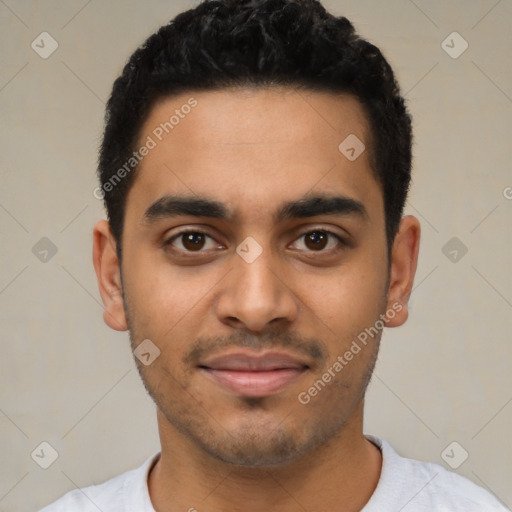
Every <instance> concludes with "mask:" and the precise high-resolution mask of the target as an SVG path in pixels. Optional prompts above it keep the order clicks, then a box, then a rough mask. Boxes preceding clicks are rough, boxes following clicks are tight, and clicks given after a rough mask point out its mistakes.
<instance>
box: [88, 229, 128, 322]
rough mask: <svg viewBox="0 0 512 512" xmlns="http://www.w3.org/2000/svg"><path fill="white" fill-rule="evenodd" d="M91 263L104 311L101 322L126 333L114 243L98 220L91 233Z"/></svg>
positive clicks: (108, 232)
mask: <svg viewBox="0 0 512 512" xmlns="http://www.w3.org/2000/svg"><path fill="white" fill-rule="evenodd" d="M93 263H94V270H95V271H96V278H97V280H98V288H99V290H100V294H101V298H102V300H103V304H104V306H105V309H104V310H103V320H104V321H105V323H106V324H107V325H108V326H109V327H111V328H112V329H114V330H116V331H126V330H127V329H128V324H127V322H126V314H125V310H124V304H123V288H122V284H121V269H120V265H119V260H118V258H117V253H116V241H115V239H114V236H113V235H112V232H111V230H110V224H109V223H108V221H106V220H100V221H99V222H97V223H96V225H95V226H94V231H93Z"/></svg>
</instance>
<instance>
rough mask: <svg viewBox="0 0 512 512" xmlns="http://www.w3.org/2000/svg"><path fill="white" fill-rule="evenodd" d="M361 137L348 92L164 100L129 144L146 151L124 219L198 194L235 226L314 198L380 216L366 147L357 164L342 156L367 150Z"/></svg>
mask: <svg viewBox="0 0 512 512" xmlns="http://www.w3.org/2000/svg"><path fill="white" fill-rule="evenodd" d="M369 135H370V130H369V125H368V121H367V118H366V116H365V114H364V109H363V107H362V105H361V104H360V103H359V101H358V100H357V99H356V98H355V97H353V96H350V95H334V94H330V93H323V92H311V91H304V90H300V91H299V90H295V89H291V88H277V87H272V88H263V89H262V88H252V89H249V88H239V89H222V90H219V91H207V92H205V91H200V92H198V91H191V92H188V93H182V94H180V95H176V96H171V97H168V98H164V99H162V100H160V101H159V102H158V103H156V104H155V105H154V106H153V108H152V110H151V112H150V114H149V115H148V117H147V119H146V120H145V122H144V124H143V127H142V129H141V132H140V136H139V141H138V145H137V147H142V146H144V145H147V146H148V147H150V146H151V149H150V150H149V151H147V152H146V155H145V156H144V157H143V158H142V159H141V160H140V163H139V165H138V167H137V175H136V179H135V181H134V184H133V186H132V188H131V189H130V193H129V196H128V200H127V211H126V214H127V217H128V215H131V214H133V215H136V216H137V218H139V219H141V217H142V216H143V214H144V212H145V210H146V209H147V208H148V207H149V206H150V205H151V204H152V203H154V202H155V201H156V200H158V199H159V198H160V197H162V196H164V195H180V196H183V195H188V196H193V195H197V196H200V197H209V198H211V199H212V200H215V201H219V202H223V203H224V204H226V205H227V206H228V207H229V209H230V211H233V212H235V213H236V214H237V219H238V220H243V219H244V217H247V218H249V217H250V216H252V217H254V218H256V217H259V218H260V220H262V218H263V216H264V215H265V212H267V211H272V212H274V211H275V209H276V206H277V205H278V204H280V203H283V202H285V201H290V200H296V199H298V198H300V197H303V196H304V195H307V194H309V195H310V194H311V193H312V192H318V193H329V194H333V193H339V194H342V195H344V196H346V197H352V198H353V199H355V200H357V201H359V202H361V203H363V204H364V205H365V206H366V207H367V210H368V212H369V213H370V216H371V214H372V212H371V210H372V209H374V210H375V211H374V212H373V214H374V215H378V214H379V212H382V197H381V190H380V186H379V184H378V183H377V182H376V181H375V179H374V177H373V173H372V172H371V168H370V163H369V154H368V151H367V149H364V150H363V151H362V152H361V154H360V155H359V156H358V157H357V158H356V159H353V158H352V159H350V158H347V155H348V156H351V155H353V153H354V152H353V151H352V153H350V152H349V153H347V152H346V149H347V147H348V149H349V150H350V149H351V147H354V148H355V150H356V151H357V152H359V151H361V148H364V147H365V146H366V148H369V147H370V139H369ZM344 141H348V143H345V142H344ZM340 144H341V150H340ZM363 145H364V146H363ZM270 206H272V207H271V208H270V209H269V207H270ZM130 212H131V213H130ZM127 220H128V218H127Z"/></svg>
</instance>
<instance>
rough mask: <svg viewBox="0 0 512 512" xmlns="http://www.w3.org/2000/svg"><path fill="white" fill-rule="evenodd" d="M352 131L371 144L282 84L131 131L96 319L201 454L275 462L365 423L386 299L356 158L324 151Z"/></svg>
mask: <svg viewBox="0 0 512 512" xmlns="http://www.w3.org/2000/svg"><path fill="white" fill-rule="evenodd" d="M185 105H189V107H184V106H185ZM171 116H174V119H172V118H171ZM170 119H171V121H170V123H171V124H169V120H170ZM166 122H168V124H167V125H165V123H166ZM171 126H172V128H171ZM350 134H353V135H355V136H357V138H358V139H360V141H362V142H363V143H364V144H365V145H366V147H367V148H368V147H369V144H370V140H369V131H368V126H367V122H366V118H365V115H364V113H363V110H362V107H361V105H360V104H359V102H358V101H357V100H356V99H355V98H353V97H351V96H348V95H344V96H334V95H332V94H328V93H319V92H307V93H306V92H304V91H301V92H298V91H295V90H293V89H288V88H269V89H243V90H222V91H215V92H193V93H189V94H183V95H180V96H174V97H171V98H167V99H165V100H162V101H161V102H159V103H158V104H156V105H155V106H154V108H153V109H152V111H151V113H150V115H149V116H148V118H147V120H146V122H145V124H144V126H143V128H142V131H141V134H140V140H139V142H140V144H139V146H143V145H146V146H147V147H150V149H149V150H148V151H147V154H146V155H145V156H144V157H143V158H142V159H141V161H140V163H139V167H138V170H137V176H136V179H135V181H134V183H133V186H132V188H131V189H130V192H129V195H128V196H127V201H126V211H125V224H124V229H123V245H122V251H123V261H122V284H123V293H122V299H123V300H121V298H120V294H118V295H117V296H116V295H115V294H112V295H111V296H109V297H108V298H106V299H105V297H106V295H108V292H106V291H105V290H103V291H102V295H103V296H104V300H105V303H106V310H105V320H106V321H107V323H109V325H110V326H111V327H113V328H115V329H119V330H122V329H125V328H129V331H130V339H131V342H132V348H133V349H136V347H138V346H139V345H140V347H141V349H139V350H141V351H142V353H143V354H145V356H143V357H145V358H146V361H145V363H146V364H143V363H142V362H141V361H140V360H139V359H138V358H137V359H136V362H137V365H138V368H139V372H140V375H141V377H142V379H143V382H144V385H145V387H146V389H147V390H148V392H149V394H150V395H151V396H152V398H153V399H154V401H155V403H156V405H157V406H158V409H159V413H160V414H159V416H160V418H161V419H162V421H165V422H166V428H167V429H168V430H169V431H170V432H174V433H175V435H178V436H184V439H185V440H186V441H187V442H190V443H191V444H192V445H193V446H195V447H196V448H197V450H200V451H201V452H202V453H206V454H208V455H210V456H213V457H215V458H216V459H219V460H222V461H225V462H229V463H233V464H239V465H246V466H271V465H277V464H281V463H283V462H286V461H288V460H290V459H293V458H296V457H299V456H300V455H301V454H305V453H307V452H308V451H310V450H312V449H314V448H316V447H319V446H321V445H323V444H324V443H326V442H328V441H329V440H330V439H332V438H333V437H335V436H336V435H337V434H338V433H340V432H342V431H343V429H349V428H350V426H351V425H352V424H354V422H360V421H361V415H362V403H363V396H364V391H365V389H366V386H367V383H368V380H369V378H370V375H371V372H372V369H373V365H374V363H375V358H376V356H377V351H378V344H379V339H380V334H381V332H382V331H381V325H382V324H383V320H384V321H387V319H384V316H386V314H387V312H388V311H390V308H392V305H393V303H396V296H395V297H392V296H391V295H392V294H390V293H389V291H390V287H389V281H388V278H389V277H390V274H389V272H388V262H387V259H386V251H387V247H386V238H385V218H384V204H383V198H382V192H381V187H380V185H379V184H378V182H377V181H376V180H375V179H374V178H373V176H372V173H371V171H370V164H369V160H368V152H367V151H363V152H362V153H361V154H360V156H359V157H358V158H356V159H355V160H354V159H353V158H352V159H349V158H347V157H346V156H345V154H343V153H342V152H341V151H340V149H339V148H338V146H339V145H340V143H341V142H342V141H344V139H345V138H346V137H347V136H349V135H350ZM139 146H138V147H139ZM349 154H350V153H349ZM105 222H106V221H105ZM111 242H112V240H111ZM97 245H100V243H99V242H98V244H97ZM108 246H109V244H108V243H106V244H103V258H104V261H105V258H106V256H105V254H106V252H105V251H108V250H109V249H108ZM95 250H97V253H98V254H99V253H100V252H101V251H100V249H98V248H97V249H95ZM109 254H110V262H111V264H110V265H104V267H103V268H110V269H112V275H114V274H115V272H116V268H117V271H119V267H118V266H117V267H116V265H117V264H118V262H117V261H116V259H115V256H114V251H113V249H112V247H111V249H110V253H109ZM97 259H98V260H99V259H100V257H99V256H98V258H97ZM98 269H99V266H97V272H99V273H101V271H98ZM108 272H109V271H108V270H104V273H105V274H108ZM112 282H115V283H116V284H117V285H120V280H119V279H116V278H115V277H114V278H113V279H112ZM100 286H101V285H100ZM395 295H396V294H395ZM393 309H394V313H395V314H394V315H393V317H395V320H394V321H395V322H399V320H397V319H398V318H399V317H400V314H399V313H398V311H397V308H395V307H393ZM383 315H384V316H383ZM402 315H403V313H402ZM388 323H389V322H388ZM376 326H377V328H376ZM372 328H373V330H371V329H372ZM365 330H366V331H365ZM376 331H377V333H376ZM365 332H366V340H365V342H364V343H363V341H362V340H363V339H364V338H365V336H364V334H362V333H365ZM368 332H371V333H372V335H368ZM144 340H146V341H144ZM147 340H150V341H147ZM354 343H355V344H356V345H354ZM356 346H357V347H359V350H357V349H356ZM158 351H159V355H158ZM349 352H350V353H351V354H352V356H350V354H349ZM148 354H149V355H148ZM155 355H157V357H156V358H154V357H155ZM153 358H154V359H153ZM148 363H149V364H148Z"/></svg>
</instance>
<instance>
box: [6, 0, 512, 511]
mask: <svg viewBox="0 0 512 512" xmlns="http://www.w3.org/2000/svg"><path fill="white" fill-rule="evenodd" d="M194 4H195V2H190V1H185V0H183V1H172V2H170V1H155V0H153V1H148V2H136V1H121V0H116V1H109V2H102V1H99V0H92V1H89V2H87V1H86V0H79V1H66V2H65V1H63V0H61V1H57V0H47V1H45V2H39V1H28V0H27V1H21V0H18V1H15V0H5V1H4V0H2V1H0V38H1V44H2V51H1V53H0V55H1V59H2V64H1V68H0V69H1V76H0V108H1V112H2V123H1V133H0V140H1V144H2V149H1V161H2V165H1V173H2V174H1V177H2V180H1V188H0V233H1V248H0V251H1V266H0V315H1V321H2V357H1V358H0V375H1V389H0V409H1V411H0V434H1V436H0V460H1V461H2V464H1V467H0V511H13V510H17V511H20V512H29V511H34V510H37V509H38V508H39V507H42V506H43V505H45V504H47V503H49V502H50V501H53V500H54V499H56V498H58V497H59V496H61V495H62V494H63V493H64V492H66V491H68V490H70V489H73V488H75V487H76V486H78V487H81V486H85V485H90V484H93V483H100V482H102V481H104V480H105V479H107V478H110V477H112V476H114V475H116V474H119V473H121V472H123V471H125V470H127V469H129V468H132V467H135V466H137V465H139V464H140V463H141V462H142V461H143V460H144V459H145V458H146V457H148V456H149V455H150V454H152V453H153V452H156V451H157V450H158V448H159V441H158V435H157V430H156V420H155V410H154V406H153V403H152V402H151V400H150V399H149V398H148V397H147V396H146V394H145V391H144V388H143V386H142V384H141V383H140V381H139V377H138V374H137V371H136V368H135V364H134V362H133V360H132V355H131V353H130V350H129V343H128V335H127V333H117V332H114V331H112V330H110V329H109V328H107V327H106V325H104V323H103V321H102V306H101V300H100V296H99V294H98V291H97V287H96V279H95V275H94V271H93V266H92V262H91V243H92V237H91V233H92V227H93V224H94V222H95V221H96V220H97V219H99V218H101V217H102V216H103V207H102V204H101V202H100V201H98V200H96V199H95V198H94V197H93V193H92V192H93V189H94V188H95V187H96V186H97V184H96V181H95V167H96V158H97V147H98V144H99V141H100V136H101V130H102V123H103V111H104V102H105V101H106V99H107V97H108V94H109V92H110V88H111V85H112V82H113V80H114V79H115V77H116V76H117V75H118V73H119V72H120V70H121V67H122V66H123V64H124V62H125V60H126V59H127V58H128V56H129V55H130V53H131V52H132V51H133V50H134V49H135V48H136V46H137V45H138V44H140V43H141V42H142V41H143V40H144V39H145V38H146V37H147V36H148V35H149V34H150V33H152V32H153V31H154V30H155V29H157V28H158V27H159V26H160V25H162V24H164V23H165V22H167V21H168V20H169V19H170V18H171V17H173V16H174V15H175V14H176V13H177V12H179V11H181V10H183V9H184V8H187V7H190V6H193V5H194ZM325 5H326V7H328V8H330V9H331V10H332V11H334V12H335V13H337V14H340V15H341V14H343V15H345V16H347V17H348V18H349V19H350V20H352V21H353V23H354V24H355V26H356V29H357V30H358V31H359V32H360V33H361V34H362V35H363V36H365V37H367V38H368V39H370V40H371V41H372V42H374V43H375V44H377V45H378V46H379V47H380V48H381V49H382V50H383V52H384V53H385V55H386V56H387V57H388V59H389V61H390V63H391V64H392V66H393V67H394V69H395V70H396V73H397V75H398V79H399V81H400V83H401V86H402V89H403V91H404V92H405V94H406V97H407V99H408V101H409V107H410V110H411V112H412V114H413V116H414V128H415V137H416V139H415V145H414V155H415V161H414V175H413V187H412V193H411V195H410V198H409V202H408V205H407V210H406V213H411V214H414V215H417V216H418V218H419V219H420V221H421V223H422V228H423V233H422V243H421V251H420V260H419V267H418V271H417V278H416V282H415V289H414V292H413V295H412V299H411V315H410V319H409V321H408V323H407V324H406V325H404V326H403V327H400V328H397V329H388V330H386V332H385V334H384V337H383V345H382V351H381V357H380V362H379V364H378V366H377V369H376V375H375V378H374V380H373V382H372V384H371V387H370V391H369V395H368V402H367V416H366V425H365V431H366V432H368V433H373V434H376V435H379V436H381V437H384V438H386V439H387V440H389V441H390V442H391V443H392V445H394V447H395V448H396V449H397V450H398V451H399V453H401V454H403V455H407V456H409V457H412V458H418V459H423V460H431V461H435V462H437V463H439V464H441V465H444V466H446V467H449V466H448V465H447V464H446V462H444V461H443V459H442V457H441V453H442V452H443V450H444V449H445V448H446V447H447V446H448V445H449V444H450V443H451V442H452V441H457V442H458V443H459V444H460V445H461V446H462V447H463V449H465V450H466V451H467V452H468V453H469V457H468V459H467V460H466V461H465V462H464V463H463V464H462V465H461V466H460V467H459V468H458V469H457V472H458V473H460V474H462V475H465V476H467V477H469V478H470V479H471V480H473V481H475V482H477V483H479V484H480V485H484V486H486V487H488V488H489V489H491V490H492V491H493V492H494V493H495V494H496V495H497V496H498V497H499V498H500V499H501V500H502V501H503V502H504V503H505V504H506V505H507V506H509V507H510V506H512V487H511V485H510V481H511V478H512V469H511V467H510V460H511V459H512V443H511V442H510V438H509V434H510V429H511V424H512V403H511V402H512V376H511V371H510V366H511V362H512V350H511V333H512V314H511V313H512V270H511V268H510V262H511V248H512V222H511V221H512V199H507V197H506V196H508V197H509V198H512V188H507V187H512V172H511V163H510V162H511V160H512V158H511V157H512V151H511V143H510V140H511V134H512V130H511V128H512V99H511V98H512V69H511V61H510V53H511V50H512V32H511V30H510V27H511V26H512V3H511V2H510V1H509V0H502V1H496V0H472V1H469V0H466V1H462V0H460V1H456V0H450V1H444V0H435V1H432V0H428V1H427V0H416V1H415V3H413V2H412V1H408V0H393V1H386V2H377V1H368V0H366V1H361V0H357V1H355V0H354V1H339V0H330V1H327V0H326V1H325ZM43 31H47V32H49V33H50V34H51V35H52V37H53V38H55V40H56V41H57V42H58V45H59V46H58V49H57V50H56V51H55V53H53V54H52V55H51V56H50V57H49V58H47V59H42V58H41V57H40V56H39V55H38V54H37V53H36V52H35V51H34V50H33V49H32V48H31V43H32V41H33V40H34V39H35V38H36V37H37V36H38V35H39V34H40V33H41V32H43ZM453 31H457V32H459V33H460V34H461V36H462V37H463V38H464V39H465V40H466V41H467V42H468V44H469V47H468V49H467V50H466V51H465V52H464V53H463V54H462V55H460V56H459V57H458V58H457V59H454V58H452V57H450V56H449V55H448V54H447V53H446V52H445V51H444V50H443V48H442V47H441V43H442V41H443V40H444V39H445V38H446V37H447V36H448V35H449V34H451V33H452V32H453ZM459 43H460V41H459V42H457V43H454V45H455V49H457V48H460V45H459ZM450 44H451V43H450ZM457 45H459V46H457ZM454 236H455V237H457V238H459V239H460V241H461V242H462V243H463V244H464V245H465V246H466V247H467V248H468V252H467V254H465V255H464V256H463V258H461V259H460V260H459V261H458V262H456V263H454V262H452V261H450V260H449V259H448V258H447V257H446V256H445V255H444V253H443V252H442V248H443V247H444V245H445V244H446V243H447V242H448V240H450V239H451V238H452V237H454ZM42 237H47V238H49V239H50V240H51V241H52V242H53V243H54V244H55V246H56V247H57V249H58V252H57V253H56V255H55V256H53V257H52V258H51V259H49V261H47V262H46V263H44V262H42V261H40V260H39V259H38V258H37V257H36V256H35V255H34V254H33V252H32V248H33V246H34V245H35V244H36V243H37V242H38V241H39V240H40V239H41V238H42ZM43 441H46V442H48V443H50V444H51V445H52V446H53V447H54V449H55V450H56V451H57V452H58V454H59V457H58V459H57V460H56V461H55V462H54V463H53V464H52V465H51V466H50V467H49V468H48V469H46V470H44V469H42V468H40V467H39V466H38V465H37V464H36V463H35V462H34V460H32V458H31V453H32V452H33V450H35V448H36V447H38V446H39V444H40V443H41V442H43ZM449 453H450V455H451V454H452V453H453V457H452V459H458V458H459V457H460V456H461V453H462V452H461V448H458V447H456V449H455V451H454V452H449Z"/></svg>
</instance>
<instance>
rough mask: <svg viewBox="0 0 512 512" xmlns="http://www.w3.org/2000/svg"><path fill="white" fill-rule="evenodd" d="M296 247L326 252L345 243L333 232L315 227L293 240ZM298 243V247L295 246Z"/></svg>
mask: <svg viewBox="0 0 512 512" xmlns="http://www.w3.org/2000/svg"><path fill="white" fill-rule="evenodd" d="M294 245H296V247H295V248H297V249H300V250H305V251H309V252H319V253H321V252H328V251H329V250H330V249H335V248H336V246H338V247H340V246H341V247H342V246H345V245H347V244H346V243H345V241H344V240H343V239H342V238H341V237H340V236H338V235H336V234H335V233H332V232H331V231H327V230H325V229H316V230H313V231H308V232H307V233H303V234H302V235H301V236H300V237H299V238H298V239H297V241H296V242H295V244H294ZM297 245H298V247H297Z"/></svg>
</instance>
